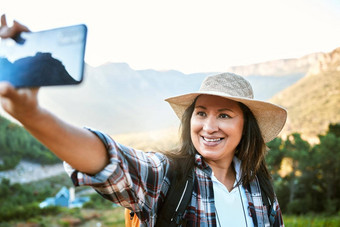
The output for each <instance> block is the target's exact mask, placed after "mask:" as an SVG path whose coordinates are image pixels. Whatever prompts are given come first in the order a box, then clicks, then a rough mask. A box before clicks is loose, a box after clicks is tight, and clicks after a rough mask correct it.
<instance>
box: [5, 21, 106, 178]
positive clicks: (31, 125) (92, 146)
mask: <svg viewBox="0 0 340 227" xmlns="http://www.w3.org/2000/svg"><path fill="white" fill-rule="evenodd" d="M21 31H28V29H27V27H25V26H23V25H21V24H19V23H18V22H14V23H13V26H12V27H8V26H7V22H6V18H5V16H4V15H3V16H2V17H1V27H0V36H1V38H8V37H13V36H14V35H16V34H17V33H19V32H21ZM38 91H39V89H38V88H21V89H15V88H14V87H13V86H12V85H11V84H9V83H7V82H0V101H1V105H2V107H3V109H4V110H5V111H6V112H8V113H9V114H10V115H11V116H12V117H14V118H15V119H17V120H18V121H19V122H21V123H22V125H23V126H24V127H25V128H26V129H27V130H28V131H29V132H30V133H31V134H32V135H33V136H34V137H36V138H37V139H38V140H39V141H41V142H42V143H43V144H44V145H45V146H46V147H48V148H49V149H50V150H51V151H52V152H53V153H55V154H56V155H57V156H58V157H59V158H60V159H62V160H64V161H66V162H67V163H69V164H70V165H71V166H72V167H73V168H75V169H77V170H79V171H82V172H84V173H87V174H91V175H93V174H96V173H97V172H99V171H100V170H102V169H103V168H104V167H105V166H106V164H107V163H108V155H107V152H106V149H105V147H104V145H103V143H102V142H101V140H100V139H99V138H98V137H97V136H96V135H94V134H93V133H92V132H90V131H88V130H86V129H83V128H78V127H75V126H73V125H71V124H68V123H66V122H65V121H63V120H61V119H60V118H58V117H57V116H55V115H53V114H52V113H51V112H49V111H48V110H46V109H44V108H42V107H41V106H40V105H39V103H38Z"/></svg>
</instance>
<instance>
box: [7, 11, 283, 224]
mask: <svg viewBox="0 0 340 227" xmlns="http://www.w3.org/2000/svg"><path fill="white" fill-rule="evenodd" d="M1 22H2V23H1V25H2V26H1V29H0V35H1V36H2V37H10V36H12V35H13V34H15V33H17V32H20V31H22V30H23V29H22V27H20V26H18V25H16V24H14V26H13V27H10V28H8V27H7V25H6V21H5V19H3V18H2V20H1ZM23 28H25V27H23ZM37 94H38V89H19V90H16V89H14V88H13V87H12V86H11V85H10V84H8V83H4V82H2V83H0V96H1V104H2V107H3V109H5V110H6V111H7V112H8V113H9V114H11V115H12V116H13V117H14V118H16V119H17V120H18V121H20V122H21V123H22V125H23V126H24V127H25V128H26V129H27V130H28V131H29V132H30V133H31V134H32V135H34V136H35V137H36V138H37V139H39V140H40V141H41V142H42V143H43V144H45V145H46V146H47V147H48V148H49V149H50V150H51V151H52V152H54V153H55V154H56V155H57V156H58V157H59V158H61V159H62V160H64V161H65V169H66V171H67V172H68V173H69V174H70V176H71V178H72V180H73V182H74V184H75V185H77V186H78V185H90V186H92V187H94V188H95V189H96V191H97V192H98V193H99V194H101V195H102V196H103V197H104V198H106V199H109V200H111V201H112V202H115V203H117V204H119V205H121V206H124V207H126V208H128V209H130V210H133V211H134V212H135V213H136V214H137V216H138V218H139V219H140V222H141V226H154V225H155V224H156V221H157V212H158V210H159V208H160V207H161V206H162V204H163V201H164V198H165V197H166V195H167V192H168V188H169V184H170V181H171V179H170V178H171V174H172V171H173V170H174V169H176V170H177V171H178V172H179V173H184V171H185V170H186V169H187V168H193V169H194V173H195V176H194V189H193V192H192V196H191V201H190V203H189V205H188V207H187V208H186V211H185V213H184V215H183V219H184V220H185V221H186V224H187V226H269V225H270V223H271V225H273V226H283V221H282V216H281V212H280V208H279V204H278V202H277V199H276V197H275V193H274V191H273V187H272V185H271V183H270V175H269V173H268V170H267V168H266V165H265V162H264V156H265V152H266V146H265V142H268V141H270V140H272V139H274V138H275V137H276V136H277V135H278V134H279V132H280V131H281V129H282V127H283V126H284V124H285V121H286V111H285V110H284V109H283V108H281V107H279V106H276V105H274V104H270V103H267V102H262V101H257V100H254V99H253V91H252V88H251V86H250V84H249V83H248V81H246V80H245V79H244V78H242V77H241V76H238V75H235V74H231V73H223V74H218V75H214V76H209V77H207V78H206V79H205V80H204V81H203V83H202V86H201V88H200V91H198V92H196V93H191V94H185V95H181V96H177V97H173V98H169V99H167V100H166V101H168V102H169V103H170V105H171V106H172V108H173V109H174V111H175V113H176V114H177V116H178V117H179V118H180V119H181V122H182V135H181V147H180V150H179V151H176V152H171V153H164V154H163V153H159V152H143V151H138V150H135V149H132V148H129V147H125V146H123V145H121V144H118V143H117V142H115V141H114V140H113V139H112V138H110V137H109V136H107V135H105V134H104V133H102V132H98V131H95V130H91V129H84V128H77V127H74V126H72V125H70V124H68V123H66V122H64V121H62V120H61V119H59V118H58V117H57V116H55V115H53V114H52V113H50V112H49V111H48V110H45V109H44V108H42V107H41V106H40V105H39V103H38V98H37ZM178 159H186V163H187V165H185V166H183V165H178V163H179V162H178V161H177V160H178ZM181 163H182V162H181ZM263 194H265V196H263ZM262 198H268V199H269V201H270V203H271V207H272V208H273V209H272V211H271V212H270V213H271V215H272V218H271V219H272V222H270V220H269V219H270V218H269V217H268V212H267V210H266V207H265V206H264V201H262V200H263V199H262Z"/></svg>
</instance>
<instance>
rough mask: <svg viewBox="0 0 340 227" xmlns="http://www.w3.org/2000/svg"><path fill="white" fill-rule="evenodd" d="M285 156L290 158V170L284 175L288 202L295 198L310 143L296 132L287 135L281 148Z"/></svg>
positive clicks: (306, 160)
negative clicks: (287, 182)
mask: <svg viewBox="0 0 340 227" xmlns="http://www.w3.org/2000/svg"><path fill="white" fill-rule="evenodd" d="M283 151H284V154H285V157H286V158H288V159H289V160H290V164H291V172H290V173H289V174H288V175H287V176H286V178H287V180H288V181H289V191H290V193H289V203H291V202H292V201H293V200H294V198H295V193H296V190H297V185H298V183H299V177H301V175H302V174H303V169H304V168H303V167H305V166H306V164H308V161H309V151H310V145H309V143H308V142H307V141H305V140H303V139H302V138H301V136H300V134H298V133H293V134H291V135H289V136H288V138H287V140H286V141H285V143H284V148H283Z"/></svg>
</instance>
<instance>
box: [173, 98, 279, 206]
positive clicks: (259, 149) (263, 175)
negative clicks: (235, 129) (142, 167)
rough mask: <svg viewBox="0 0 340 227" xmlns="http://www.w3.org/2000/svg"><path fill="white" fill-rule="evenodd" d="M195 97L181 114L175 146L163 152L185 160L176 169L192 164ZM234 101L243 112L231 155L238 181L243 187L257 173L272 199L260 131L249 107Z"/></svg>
mask: <svg viewBox="0 0 340 227" xmlns="http://www.w3.org/2000/svg"><path fill="white" fill-rule="evenodd" d="M197 98H198V97H197ZM197 98H196V99H195V100H194V102H193V103H192V104H191V105H190V106H189V107H188V108H187V109H186V110H185V112H184V114H183V116H182V119H181V127H180V147H179V149H178V150H177V151H174V152H170V153H168V154H167V155H168V157H170V158H171V159H182V158H185V159H188V165H186V166H185V167H183V166H176V169H179V170H180V172H182V173H184V171H185V170H187V169H188V168H191V167H192V166H193V165H194V161H195V160H194V156H195V154H196V152H197V151H196V149H195V147H194V145H193V143H192V141H191V135H190V121H191V116H192V113H193V111H194V109H195V104H196V100H197ZM238 104H239V106H240V108H241V110H242V112H243V118H244V124H243V135H242V138H241V141H240V143H239V144H238V146H237V148H236V154H235V155H236V157H237V158H238V159H240V160H241V172H242V174H241V178H240V182H242V185H243V186H244V187H247V186H248V185H249V183H250V182H251V181H253V180H254V179H255V177H256V176H257V177H258V180H259V183H260V187H261V188H262V190H263V191H264V192H265V194H266V195H267V196H268V197H269V199H270V200H271V201H273V200H274V189H273V186H272V184H271V176H270V174H269V171H268V169H267V166H266V163H265V155H266V144H265V142H264V140H263V137H262V134H261V130H260V128H259V125H258V123H257V121H256V118H255V116H254V115H253V113H252V112H251V110H250V109H249V108H248V107H247V106H246V105H244V104H243V103H241V102H238ZM175 163H176V162H175Z"/></svg>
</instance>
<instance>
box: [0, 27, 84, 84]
mask: <svg viewBox="0 0 340 227" xmlns="http://www.w3.org/2000/svg"><path fill="white" fill-rule="evenodd" d="M86 37H87V27H86V25H84V24H79V25H72V26H67V27H60V28H54V29H50V30H44V31H38V32H22V33H20V34H18V35H17V36H16V37H13V38H8V39H1V40H0V81H8V82H10V83H11V84H12V85H13V86H14V87H18V88H19V87H40V86H52V85H69V84H79V83H81V82H82V80H83V75H84V64H85V63H84V56H85V46H86Z"/></svg>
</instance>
